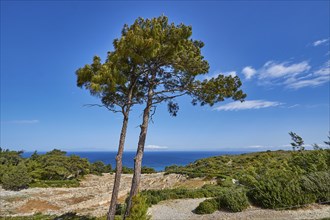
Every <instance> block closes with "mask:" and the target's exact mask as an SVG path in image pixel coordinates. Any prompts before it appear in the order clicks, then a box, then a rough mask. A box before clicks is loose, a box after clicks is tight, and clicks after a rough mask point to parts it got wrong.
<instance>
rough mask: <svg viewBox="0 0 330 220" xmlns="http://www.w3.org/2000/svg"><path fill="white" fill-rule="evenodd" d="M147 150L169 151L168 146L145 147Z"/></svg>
mask: <svg viewBox="0 0 330 220" xmlns="http://www.w3.org/2000/svg"><path fill="white" fill-rule="evenodd" d="M144 148H145V149H148V150H161V149H168V147H166V146H158V145H147V146H145V147H144Z"/></svg>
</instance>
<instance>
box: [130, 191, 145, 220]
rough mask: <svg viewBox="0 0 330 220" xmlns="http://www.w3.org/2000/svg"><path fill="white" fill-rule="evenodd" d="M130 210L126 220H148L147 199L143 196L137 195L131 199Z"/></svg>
mask: <svg viewBox="0 0 330 220" xmlns="http://www.w3.org/2000/svg"><path fill="white" fill-rule="evenodd" d="M132 204H133V205H132V208H131V211H130V215H129V216H128V217H127V218H126V219H127V220H149V219H150V216H149V215H148V214H147V211H148V207H149V205H148V203H147V198H146V197H144V196H143V195H140V194H137V195H136V196H134V197H133V202H132Z"/></svg>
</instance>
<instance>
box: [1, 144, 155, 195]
mask: <svg viewBox="0 0 330 220" xmlns="http://www.w3.org/2000/svg"><path fill="white" fill-rule="evenodd" d="M22 154H23V151H11V150H8V149H7V150H3V149H2V148H0V184H1V185H2V187H3V188H4V189H7V190H20V189H24V188H28V187H77V186H79V181H80V180H81V178H82V177H83V176H84V175H86V174H95V175H102V174H103V173H112V172H113V171H114V170H112V167H111V165H110V164H107V165H106V164H104V163H103V162H102V161H96V162H94V163H90V162H89V161H88V160H87V159H85V158H80V157H79V156H77V155H70V156H68V155H67V154H66V152H65V151H61V150H58V149H54V150H52V151H50V152H47V153H45V154H38V153H37V152H34V153H33V154H32V155H31V156H30V157H29V158H23V157H22ZM155 172H156V171H155V169H153V168H150V167H145V166H144V167H142V173H146V174H148V173H155ZM122 173H126V174H132V173H133V169H132V168H128V167H123V169H122Z"/></svg>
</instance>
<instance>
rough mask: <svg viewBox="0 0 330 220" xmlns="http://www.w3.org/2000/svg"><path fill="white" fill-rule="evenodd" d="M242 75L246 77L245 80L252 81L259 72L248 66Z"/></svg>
mask: <svg viewBox="0 0 330 220" xmlns="http://www.w3.org/2000/svg"><path fill="white" fill-rule="evenodd" d="M242 73H243V74H244V76H245V79H251V77H252V76H254V75H255V74H256V73H257V71H256V70H255V69H253V68H252V67H251V66H246V67H244V68H243V70H242Z"/></svg>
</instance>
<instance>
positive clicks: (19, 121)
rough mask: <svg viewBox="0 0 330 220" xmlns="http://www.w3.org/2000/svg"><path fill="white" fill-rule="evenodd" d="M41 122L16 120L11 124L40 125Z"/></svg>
mask: <svg viewBox="0 0 330 220" xmlns="http://www.w3.org/2000/svg"><path fill="white" fill-rule="evenodd" d="M39 122H40V121H39V120H14V121H9V123H10V124H37V123H39Z"/></svg>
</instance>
